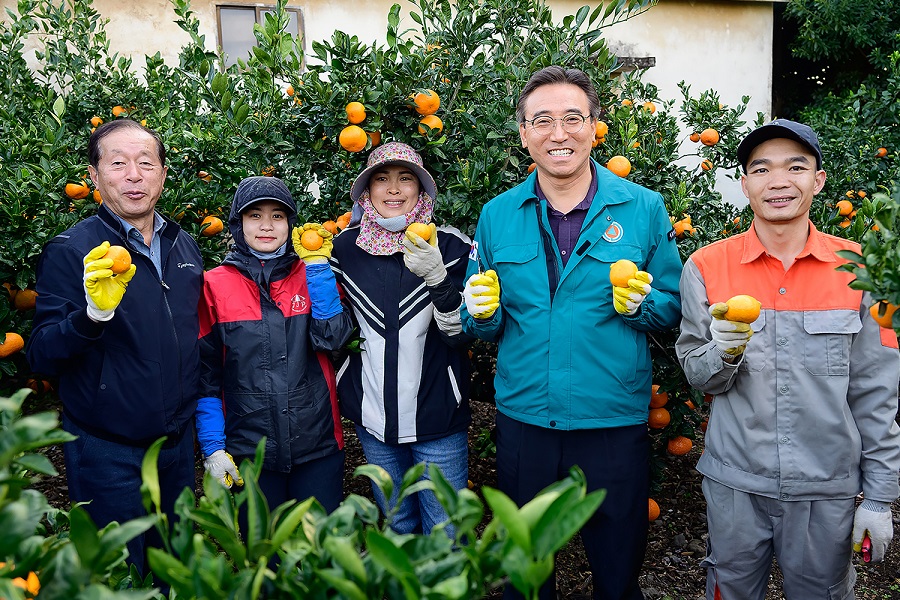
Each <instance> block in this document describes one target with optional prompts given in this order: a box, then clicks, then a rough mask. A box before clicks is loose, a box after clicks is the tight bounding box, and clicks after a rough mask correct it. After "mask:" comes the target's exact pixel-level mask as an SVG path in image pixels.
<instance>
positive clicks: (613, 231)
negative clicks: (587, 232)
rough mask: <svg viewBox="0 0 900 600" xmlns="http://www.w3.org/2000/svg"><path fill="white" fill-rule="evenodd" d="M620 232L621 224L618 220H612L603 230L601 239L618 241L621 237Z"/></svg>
mask: <svg viewBox="0 0 900 600" xmlns="http://www.w3.org/2000/svg"><path fill="white" fill-rule="evenodd" d="M622 234H623V232H622V226H621V225H619V222H618V221H613V222H612V223H610V225H609V227H607V228H606V231H604V232H603V239H604V240H606V241H607V242H618V241H619V240H621V239H622Z"/></svg>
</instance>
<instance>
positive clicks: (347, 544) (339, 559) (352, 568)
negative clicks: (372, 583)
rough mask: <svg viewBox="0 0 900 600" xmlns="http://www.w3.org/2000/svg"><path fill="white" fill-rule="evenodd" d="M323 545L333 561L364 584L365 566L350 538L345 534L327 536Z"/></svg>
mask: <svg viewBox="0 0 900 600" xmlns="http://www.w3.org/2000/svg"><path fill="white" fill-rule="evenodd" d="M323 546H324V548H325V550H326V551H328V553H329V554H331V556H332V558H334V562H336V563H337V564H338V565H340V567H341V568H342V569H344V571H346V572H347V574H348V575H349V576H350V577H352V578H353V579H354V580H356V581H357V582H359V583H361V584H363V585H365V584H366V580H367V578H366V567H365V565H364V564H363V561H362V559H361V558H360V557H359V553H358V552H359V551H358V550H357V549H356V546H354V544H353V542H352V541H351V540H350V538H348V537H345V536H332V537H327V538H325V541H324V543H323Z"/></svg>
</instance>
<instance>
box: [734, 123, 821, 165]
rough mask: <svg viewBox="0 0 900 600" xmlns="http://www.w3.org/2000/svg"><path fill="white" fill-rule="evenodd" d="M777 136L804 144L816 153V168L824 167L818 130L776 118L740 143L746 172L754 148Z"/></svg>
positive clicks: (740, 151)
mask: <svg viewBox="0 0 900 600" xmlns="http://www.w3.org/2000/svg"><path fill="white" fill-rule="evenodd" d="M775 138H787V139H789V140H794V141H795V142H799V143H801V144H803V145H804V146H806V147H807V148H809V150H810V151H811V152H812V153H813V154H814V155H815V157H816V169H821V168H822V149H821V148H819V138H818V137H817V136H816V132H815V131H813V130H812V128H810V127H809V126H808V125H804V124H803V123H797V122H796V121H789V120H788V119H775V120H774V121H772V122H770V123H766V124H765V125H761V126H759V127H757V128H756V129H754V130H753V131H751V132H750V133H748V134H747V135H746V136H745V137H744V139H743V140H741V143H740V144H739V145H738V149H737V156H738V160H739V161H740V163H741V167H743V169H744V172H745V173H746V172H747V161H748V160H749V159H750V153H751V152H753V149H754V148H756V147H757V146H759V145H760V144H762V143H763V142H767V141H769V140H774V139H775Z"/></svg>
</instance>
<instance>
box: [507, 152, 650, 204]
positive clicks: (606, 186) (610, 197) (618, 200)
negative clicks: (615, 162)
mask: <svg viewBox="0 0 900 600" xmlns="http://www.w3.org/2000/svg"><path fill="white" fill-rule="evenodd" d="M591 164H592V165H593V166H594V177H595V178H596V179H597V193H596V194H594V199H593V202H591V208H590V209H589V210H588V218H590V217H591V216H592V215H594V214H596V213H598V212H599V211H600V210H601V209H602V208H603V207H605V206H609V205H611V204H622V203H625V202H628V201H629V200H631V199H633V196H632V194H631V191H630V190H629V189H628V188H627V187H626V186H625V184H624V183H623V182H622V179H621V178H620V177H619V176H618V175H615V174H613V173H612V172H611V171H610V170H609V169H607V168H606V167H604V166H603V165H601V164H600V163H598V162H597V161H595V160H594V159H591ZM536 183H537V169H535V170H534V172H532V173H531V175H529V176H528V177H527V178H526V179H525V181H523V182H522V183H520V184H519V187H520V188H521V190H522V194H521V195H520V197H519V208H522V207H523V206H525V204H526V203H530V202H537V201H538V197H537V194H536V193H535V184H536Z"/></svg>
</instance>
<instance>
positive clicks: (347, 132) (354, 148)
mask: <svg viewBox="0 0 900 600" xmlns="http://www.w3.org/2000/svg"><path fill="white" fill-rule="evenodd" d="M338 142H340V144H341V148H343V149H344V150H346V151H347V152H359V151H360V150H362V149H363V148H365V147H366V144H367V143H368V142H369V138H368V137H367V136H366V132H365V131H363V128H362V127H360V126H359V125H347V126H346V127H344V128H343V129H342V130H341V133H340V135H339V136H338Z"/></svg>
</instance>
